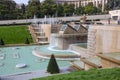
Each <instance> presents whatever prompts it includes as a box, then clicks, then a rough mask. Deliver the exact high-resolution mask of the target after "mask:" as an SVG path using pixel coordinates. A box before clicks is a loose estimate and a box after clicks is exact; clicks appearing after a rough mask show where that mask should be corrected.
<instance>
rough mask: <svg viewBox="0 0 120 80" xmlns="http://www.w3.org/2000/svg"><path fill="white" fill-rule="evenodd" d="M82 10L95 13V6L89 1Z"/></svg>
mask: <svg viewBox="0 0 120 80" xmlns="http://www.w3.org/2000/svg"><path fill="white" fill-rule="evenodd" d="M84 12H85V13H86V14H96V13H97V8H96V7H94V6H93V3H89V4H88V5H86V6H85V7H84Z"/></svg>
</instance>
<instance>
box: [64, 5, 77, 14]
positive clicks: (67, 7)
mask: <svg viewBox="0 0 120 80" xmlns="http://www.w3.org/2000/svg"><path fill="white" fill-rule="evenodd" d="M63 7H64V8H63V13H64V14H65V15H66V16H71V15H72V14H73V13H74V10H75V9H74V5H73V4H67V3H65V4H64V6H63Z"/></svg>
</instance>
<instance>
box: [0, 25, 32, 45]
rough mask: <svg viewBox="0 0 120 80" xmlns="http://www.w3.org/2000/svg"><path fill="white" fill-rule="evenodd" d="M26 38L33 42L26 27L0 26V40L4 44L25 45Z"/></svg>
mask: <svg viewBox="0 0 120 80" xmlns="http://www.w3.org/2000/svg"><path fill="white" fill-rule="evenodd" d="M26 37H27V38H29V41H30V42H33V40H32V38H31V35H30V33H29V32H28V30H27V26H22V25H16V26H0V38H2V39H3V41H4V43H5V44H22V43H25V39H26Z"/></svg>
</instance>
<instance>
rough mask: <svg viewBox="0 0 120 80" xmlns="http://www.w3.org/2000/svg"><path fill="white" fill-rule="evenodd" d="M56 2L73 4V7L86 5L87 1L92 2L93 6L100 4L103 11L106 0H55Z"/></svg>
mask: <svg viewBox="0 0 120 80" xmlns="http://www.w3.org/2000/svg"><path fill="white" fill-rule="evenodd" d="M55 2H56V3H57V4H65V3H67V4H74V5H75V9H76V8H77V7H79V6H86V5H88V3H93V5H94V6H96V7H99V5H101V6H102V11H104V8H105V4H107V0H55Z"/></svg>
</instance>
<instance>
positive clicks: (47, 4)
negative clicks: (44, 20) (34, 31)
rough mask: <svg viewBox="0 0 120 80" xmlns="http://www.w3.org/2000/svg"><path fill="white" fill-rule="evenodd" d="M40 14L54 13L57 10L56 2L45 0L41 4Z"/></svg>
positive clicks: (51, 14)
mask: <svg viewBox="0 0 120 80" xmlns="http://www.w3.org/2000/svg"><path fill="white" fill-rule="evenodd" d="M41 8H42V14H43V16H44V15H50V16H53V15H55V14H56V11H57V4H56V3H55V2H54V1H53V0H45V1H44V2H43V3H42V4H41Z"/></svg>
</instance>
